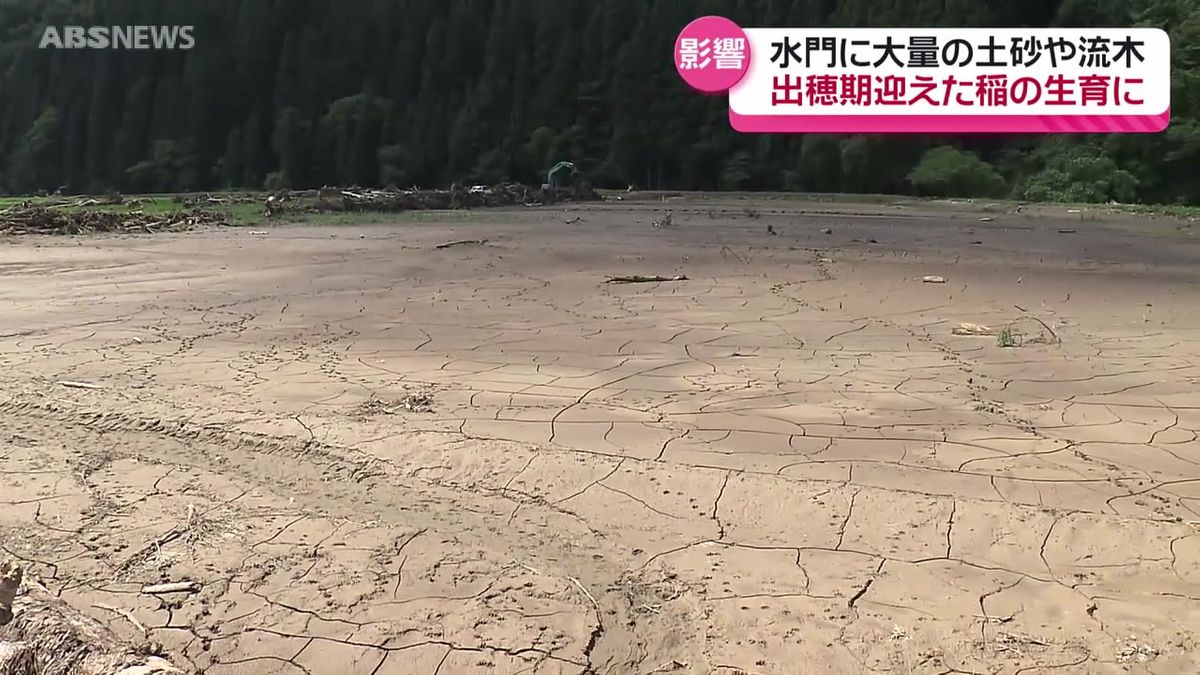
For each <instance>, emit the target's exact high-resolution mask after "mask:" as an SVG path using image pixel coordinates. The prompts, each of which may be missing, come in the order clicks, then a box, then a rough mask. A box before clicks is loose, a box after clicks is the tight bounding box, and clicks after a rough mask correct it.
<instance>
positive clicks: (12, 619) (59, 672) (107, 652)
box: [0, 563, 184, 675]
mask: <svg viewBox="0 0 1200 675" xmlns="http://www.w3.org/2000/svg"><path fill="white" fill-rule="evenodd" d="M22 576H23V574H22V571H21V568H20V567H17V566H15V565H11V564H9V563H0V675H156V674H166V673H183V672H184V671H182V670H180V669H178V668H176V667H174V666H173V665H171V663H170V662H168V661H167V660H165V659H163V658H161V657H158V656H154V655H152V654H150V653H147V650H146V649H144V648H141V647H138V646H137V645H134V644H132V643H130V642H127V641H126V640H124V639H122V638H121V637H120V636H118V635H117V634H116V633H114V632H113V631H112V630H111V629H109V628H108V627H107V626H105V625H104V624H102V623H100V622H99V621H97V620H95V619H93V618H91V617H89V616H87V615H85V614H82V613H81V612H79V611H78V610H76V609H74V608H73V607H71V606H70V605H68V604H67V603H66V602H64V601H63V600H62V599H61V598H58V597H55V596H54V595H53V594H52V593H50V592H49V591H48V590H47V589H46V588H45V587H44V586H42V585H41V584H40V583H38V582H37V581H36V580H34V579H31V578H28V577H27V578H25V579H24V582H25V583H24V584H23V585H22V583H21V582H22ZM18 589H20V592H18Z"/></svg>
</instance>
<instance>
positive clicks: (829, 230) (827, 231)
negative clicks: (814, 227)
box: [821, 227, 833, 234]
mask: <svg viewBox="0 0 1200 675" xmlns="http://www.w3.org/2000/svg"><path fill="white" fill-rule="evenodd" d="M821 234H833V228H830V227H822V228H821Z"/></svg>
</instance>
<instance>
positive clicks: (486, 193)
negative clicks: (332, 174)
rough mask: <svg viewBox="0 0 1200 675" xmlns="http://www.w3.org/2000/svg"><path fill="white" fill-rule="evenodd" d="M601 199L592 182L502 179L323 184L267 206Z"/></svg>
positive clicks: (296, 209)
mask: <svg viewBox="0 0 1200 675" xmlns="http://www.w3.org/2000/svg"><path fill="white" fill-rule="evenodd" d="M601 199H602V198H601V197H600V194H599V193H597V192H596V191H595V190H594V189H592V187H591V186H590V185H579V186H575V187H569V188H555V187H546V186H542V187H533V186H529V185H521V184H519V183H501V184H500V185H495V186H492V187H488V188H483V187H473V188H470V189H467V188H462V187H459V186H454V187H451V188H450V189H449V190H417V189H409V190H401V189H397V188H388V189H383V190H375V189H359V188H337V189H333V188H323V189H321V190H303V191H289V192H278V193H275V194H272V195H271V196H269V197H268V198H267V203H266V208H267V215H268V216H274V215H280V214H285V213H325V212H330V211H342V212H382V213H389V212H398V211H418V210H445V209H472V208H485V207H496V206H517V205H525V206H541V205H543V204H561V203H564V202H583V201H600V200H601Z"/></svg>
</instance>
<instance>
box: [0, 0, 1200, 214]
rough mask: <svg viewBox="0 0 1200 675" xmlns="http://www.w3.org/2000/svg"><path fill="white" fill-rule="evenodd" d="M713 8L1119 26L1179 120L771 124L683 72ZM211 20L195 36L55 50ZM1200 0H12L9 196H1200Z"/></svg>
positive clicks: (4, 102) (804, 18)
mask: <svg viewBox="0 0 1200 675" xmlns="http://www.w3.org/2000/svg"><path fill="white" fill-rule="evenodd" d="M701 14H722V15H726V16H729V17H731V18H733V19H734V20H736V21H738V22H739V23H741V24H742V25H748V26H768V25H778V26H784V25H790V26H806V25H807V26H813V25H822V26H913V25H925V26H981V27H986V26H1050V25H1063V26H1083V27H1087V26H1104V27H1108V26H1121V25H1145V26H1157V27H1162V28H1165V29H1166V30H1167V31H1168V32H1169V33H1170V34H1171V37H1172V48H1173V54H1172V59H1173V62H1172V66H1173V69H1174V88H1173V95H1172V96H1173V99H1172V114H1173V119H1172V123H1171V127H1170V129H1169V130H1168V131H1167V132H1165V133H1162V134H1154V135H1090V136H1072V137H1066V136H1058V137H1013V136H1003V137H994V136H973V137H931V136H894V137H893V136H879V135H858V136H829V135H794V136H765V135H761V136H755V135H741V134H738V133H736V132H734V131H732V130H731V129H730V128H729V124H728V121H727V118H726V108H725V104H724V99H722V98H720V97H705V96H698V95H695V94H693V93H692V92H691V91H689V90H688V89H687V88H686V87H685V86H684V85H683V83H682V82H681V81H680V80H679V78H678V76H677V75H676V74H675V72H674V69H673V66H672V64H671V59H670V50H671V46H672V45H673V43H674V38H675V36H676V34H677V33H678V31H679V29H680V28H681V27H682V26H683V25H685V24H686V23H687V22H688V21H690V20H691V19H693V18H695V17H696V16H699V15H701ZM47 25H57V26H63V25H85V26H87V25H193V26H195V29H194V32H193V35H194V38H195V43H196V44H195V47H194V48H193V49H191V50H186V51H185V50H147V51H141V50H58V49H38V48H37V43H38V40H39V38H40V37H41V35H42V32H43V29H44V27H45V26H47ZM1198 73H1200V2H1197V0H698V1H696V2H674V1H666V0H659V1H657V2H651V1H650V0H603V1H602V2H595V1H585V0H352V1H347V0H341V1H337V2H334V1H329V0H242V1H239V0H205V1H204V2H170V1H167V0H157V1H154V0H147V1H136V0H111V1H106V2H94V1H92V0H6V1H5V2H2V3H0V190H2V191H5V192H8V193H30V192H34V191H39V190H55V189H58V188H60V187H65V189H66V190H68V191H71V192H83V191H87V192H96V191H102V190H106V189H117V190H122V191H126V192H134V191H137V192H148V191H186V190H201V189H203V190H212V189H221V188H261V187H267V188H283V187H293V188H303V187H313V186H319V185H323V184H343V185H349V184H354V185H384V184H396V185H404V186H407V185H410V184H417V185H422V186H431V185H445V184H448V183H450V182H452V181H472V182H495V181H499V180H502V179H513V180H520V181H528V182H534V181H539V180H540V179H541V177H542V176H543V175H544V171H545V170H546V168H548V167H549V166H551V165H552V164H553V163H554V162H555V161H557V160H560V159H569V160H572V161H574V162H575V163H576V165H577V166H579V167H580V168H581V169H582V170H583V171H584V172H585V173H586V174H587V175H588V176H589V177H590V178H591V180H592V181H593V182H594V183H596V184H598V185H601V186H620V187H624V186H625V185H627V184H635V185H637V186H639V187H642V188H663V189H697V190H699V189H703V190H715V189H739V190H759V189H762V190H803V191H817V192H873V193H915V194H929V195H960V196H985V195H986V196H994V197H1015V198H1023V199H1049V200H1069V201H1107V200H1118V201H1124V202H1128V201H1145V202H1159V203H1187V204H1198V203H1200V180H1197V179H1196V178H1195V173H1196V172H1197V170H1200V126H1198V123H1197V115H1198V114H1200V112H1198V111H1200V105H1198V101H1200V75H1198Z"/></svg>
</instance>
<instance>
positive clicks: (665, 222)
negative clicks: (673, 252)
mask: <svg viewBox="0 0 1200 675" xmlns="http://www.w3.org/2000/svg"><path fill="white" fill-rule="evenodd" d="M651 225H652V226H653V227H671V212H670V211H667V215H665V216H663V217H662V218H661V219H658V220H655V221H654V222H653V223H651Z"/></svg>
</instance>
